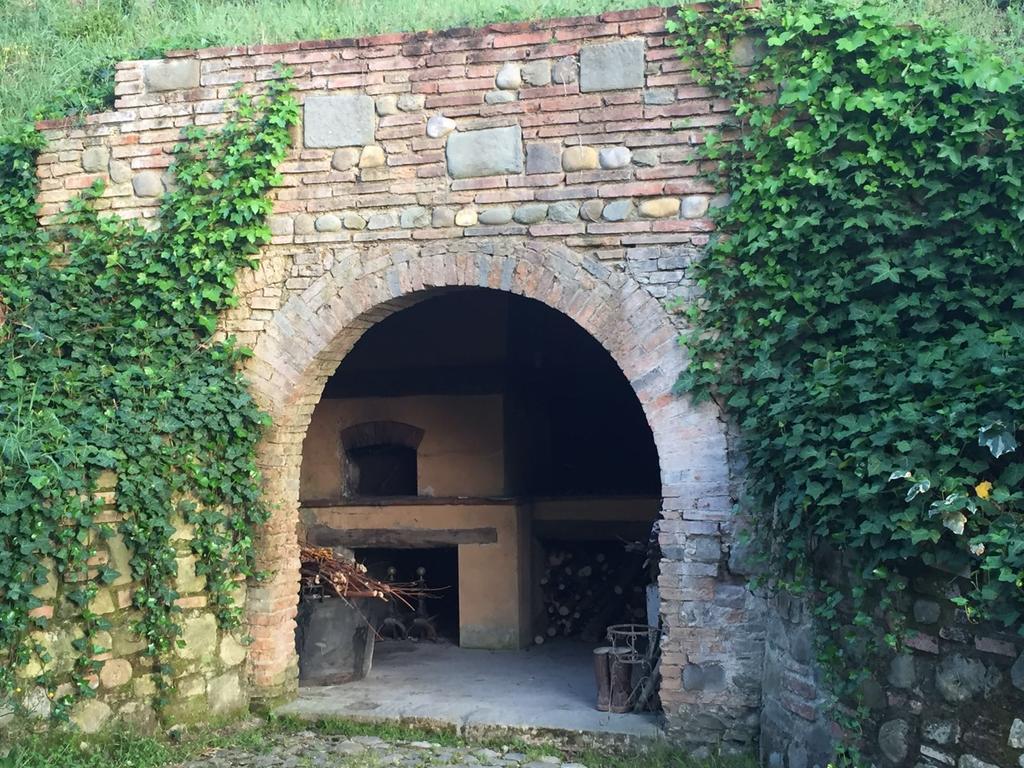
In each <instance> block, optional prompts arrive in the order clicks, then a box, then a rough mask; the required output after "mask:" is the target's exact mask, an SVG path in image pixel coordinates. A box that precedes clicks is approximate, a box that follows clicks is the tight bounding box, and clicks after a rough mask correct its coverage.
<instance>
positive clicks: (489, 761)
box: [180, 731, 587, 768]
mask: <svg viewBox="0 0 1024 768" xmlns="http://www.w3.org/2000/svg"><path fill="white" fill-rule="evenodd" d="M320 766H323V767H324V768H326V767H327V766H331V767H332V768H333V767H334V766H337V767H338V768H342V767H344V768H377V767H378V766H379V767H380V768H386V767H387V766H396V767H397V768H427V767H428V766H429V767H431V768H435V767H440V766H451V768H469V766H480V768H587V766H584V765H583V764H581V763H571V762H563V761H562V760H560V759H559V758H557V757H551V756H543V757H535V756H534V757H531V756H529V755H526V754H524V753H522V752H517V751H515V750H514V749H513V748H511V747H505V748H502V749H487V748H483V747H479V746H446V745H443V744H438V743H435V742H429V741H385V740H384V739H381V738H379V737H377V736H352V737H348V736H330V735H325V734H317V733H312V732H310V731H303V732H301V733H293V734H286V735H281V736H278V737H275V739H274V740H273V741H272V743H271V744H270V746H264V747H261V748H259V749H258V750H257V749H252V748H246V747H234V748H224V749H218V750H216V751H213V752H211V753H209V754H207V755H204V756H202V757H200V758H197V759H195V760H192V761H190V762H187V763H183V764H182V765H181V766H180V768H318V767H320Z"/></svg>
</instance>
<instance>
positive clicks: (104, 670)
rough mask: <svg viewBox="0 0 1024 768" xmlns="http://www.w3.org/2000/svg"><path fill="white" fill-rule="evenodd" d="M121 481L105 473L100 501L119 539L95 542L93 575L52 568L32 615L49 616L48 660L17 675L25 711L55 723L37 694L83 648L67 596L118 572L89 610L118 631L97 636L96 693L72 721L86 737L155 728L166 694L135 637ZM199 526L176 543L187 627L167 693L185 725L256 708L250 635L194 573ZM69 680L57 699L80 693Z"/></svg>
mask: <svg viewBox="0 0 1024 768" xmlns="http://www.w3.org/2000/svg"><path fill="white" fill-rule="evenodd" d="M116 489H117V478H116V477H115V476H114V475H113V474H111V473H105V474H104V475H102V476H101V477H100V479H99V482H98V488H97V493H96V496H97V498H98V499H99V500H100V502H101V504H102V507H101V508H100V511H99V513H98V514H97V516H96V518H95V524H96V526H97V527H99V526H108V527H109V530H110V531H111V535H109V536H107V537H104V536H101V535H100V533H99V531H97V532H96V533H95V534H94V535H93V541H92V542H91V544H92V546H94V547H95V549H96V554H95V556H93V557H92V558H91V559H90V560H89V563H88V565H89V570H88V571H87V572H84V573H65V574H63V575H59V574H58V573H57V571H56V569H54V568H53V567H52V566H51V567H50V571H49V574H48V577H47V582H46V584H43V585H42V586H40V587H37V588H36V589H35V591H34V594H35V596H36V597H37V598H39V600H41V601H42V602H43V605H41V606H40V607H38V608H36V609H35V610H34V611H33V615H36V616H45V617H47V618H48V619H49V627H48V628H47V629H46V630H45V631H37V632H34V633H32V637H31V640H32V641H34V642H35V643H36V644H37V647H38V648H39V649H40V651H41V653H40V654H39V655H34V656H33V657H32V658H31V659H30V661H29V663H28V664H27V665H26V666H25V667H23V668H21V669H20V670H19V671H18V675H19V677H20V678H21V679H22V680H24V686H25V690H24V695H23V698H22V699H21V704H22V705H23V706H24V707H25V709H26V710H27V711H28V713H29V714H30V715H31V716H33V717H38V718H46V717H48V716H49V715H50V712H51V709H52V700H51V698H50V696H49V695H48V694H47V692H46V690H45V689H44V688H41V687H34V686H35V683H34V682H33V681H34V680H36V679H37V678H38V677H39V676H40V675H42V674H43V673H46V672H52V673H54V674H55V675H56V676H57V678H58V679H59V678H60V677H61V676H65V675H66V674H67V673H68V672H70V671H71V670H72V668H73V665H74V663H75V659H76V657H77V655H78V652H77V650H76V649H75V646H74V643H75V641H76V640H77V639H79V638H81V637H83V633H82V627H81V625H80V623H79V622H78V621H76V619H75V618H74V617H75V615H76V614H75V610H74V609H73V607H72V605H71V603H69V601H68V600H67V594H68V592H70V591H71V590H73V589H74V588H76V587H77V586H78V582H80V581H82V580H85V579H96V577H97V575H98V573H99V570H100V569H101V568H105V567H106V568H112V569H113V570H115V571H117V572H118V574H119V575H118V576H117V577H116V578H115V579H114V580H113V581H112V582H111V583H110V584H109V585H106V586H103V587H100V588H99V590H98V592H97V593H96V597H95V598H94V599H93V601H92V602H91V603H90V604H89V610H90V611H92V612H93V613H95V614H96V615H98V616H100V617H102V618H103V619H104V620H106V621H108V622H109V623H110V629H109V630H100V631H99V632H97V633H96V634H95V635H93V639H92V645H93V648H94V649H95V653H94V654H93V655H92V657H91V658H92V660H93V661H95V662H98V664H99V666H98V671H97V672H96V673H95V674H91V675H89V677H88V678H87V682H88V684H89V686H90V687H91V688H92V689H93V691H94V692H95V696H94V697H93V698H88V699H82V700H80V701H79V702H78V703H77V704H76V705H75V706H74V707H73V708H72V710H71V721H72V722H73V723H74V724H75V725H77V726H78V727H79V728H80V729H81V730H83V731H84V732H86V733H94V732H96V731H98V730H99V729H101V728H103V727H105V726H109V725H111V724H112V723H114V722H115V721H121V722H125V723H129V724H131V725H133V726H136V727H139V728H142V729H147V728H150V727H153V726H155V725H156V723H157V713H156V710H155V709H154V707H153V702H154V699H155V697H156V694H157V689H156V682H155V681H154V676H153V659H152V657H149V656H147V655H146V654H145V653H144V652H143V651H144V649H145V642H144V641H143V640H141V639H140V638H139V637H138V636H137V635H136V634H135V633H134V632H133V631H132V625H133V624H134V622H136V621H137V620H138V614H137V611H136V610H135V609H133V608H132V596H133V595H134V593H135V591H136V590H137V589H138V588H139V586H140V585H139V584H138V583H137V582H136V581H135V580H134V579H133V577H132V572H131V565H130V561H131V556H132V553H131V551H130V549H129V548H128V547H126V546H125V544H124V541H123V539H122V537H121V535H120V534H118V533H115V532H113V531H115V530H116V527H117V524H118V523H120V522H121V520H122V517H121V515H120V513H118V511H117V509H116V499H117V496H116V495H117V490H116ZM191 539H192V531H191V527H190V526H188V525H186V524H184V522H182V521H178V522H177V523H176V525H175V533H174V534H173V535H172V537H171V540H172V542H173V543H174V545H175V548H176V549H177V553H178V555H177V564H178V578H177V580H176V583H175V584H174V588H175V590H176V591H177V592H178V593H179V595H180V597H179V598H178V600H177V604H178V607H179V608H181V611H182V612H181V614H180V615H179V619H178V621H179V624H180V626H181V630H182V638H183V639H184V640H185V641H186V645H185V647H183V648H177V649H175V651H174V653H173V654H172V656H171V658H169V659H167V661H168V662H169V664H170V666H171V668H172V669H173V676H174V685H173V686H172V687H171V689H170V690H169V691H168V692H167V696H168V703H167V705H166V706H167V709H166V714H167V715H168V716H169V717H170V718H171V719H172V720H176V721H180V722H199V721H201V720H205V719H208V718H209V717H210V715H211V713H212V714H213V715H214V716H217V717H226V716H230V715H232V714H237V713H239V712H242V711H244V710H245V709H246V708H247V706H248V703H249V698H248V686H247V685H246V675H245V667H244V666H243V664H244V662H245V658H246V649H245V645H244V635H245V630H244V629H240V630H238V631H236V632H233V633H232V632H227V631H225V630H222V629H220V628H218V626H217V620H216V618H215V617H214V615H213V613H212V612H211V611H210V610H208V608H207V599H208V597H207V594H206V592H205V588H206V579H205V577H204V576H198V575H196V572H195V556H194V555H193V554H192V552H191V549H190V546H189V543H190V540H191ZM234 596H235V599H236V601H237V602H238V603H240V604H242V605H244V604H245V598H246V585H245V584H240V585H239V588H238V590H236V592H235V593H234ZM72 690H73V689H72V687H71V684H70V683H67V684H64V685H61V686H59V687H58V688H57V690H56V691H55V692H54V696H53V698H56V699H59V698H61V697H63V696H65V695H68V694H70V693H72ZM12 712H13V709H11V708H9V707H7V706H6V703H5V702H0V731H2V730H3V727H4V725H5V724H6V723H5V721H11V722H13V721H12V720H11V716H12Z"/></svg>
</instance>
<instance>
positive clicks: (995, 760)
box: [760, 572, 1024, 768]
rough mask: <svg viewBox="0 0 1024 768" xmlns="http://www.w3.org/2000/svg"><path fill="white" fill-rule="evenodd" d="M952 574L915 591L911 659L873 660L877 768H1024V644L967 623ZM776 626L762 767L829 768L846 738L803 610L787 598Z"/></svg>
mask: <svg viewBox="0 0 1024 768" xmlns="http://www.w3.org/2000/svg"><path fill="white" fill-rule="evenodd" d="M956 594H958V592H957V586H956V579H955V577H951V576H950V574H943V573H939V572H930V573H925V574H922V575H920V576H919V577H918V578H915V579H913V580H912V581H911V589H910V591H909V594H908V595H907V596H906V598H907V599H906V600H905V601H904V602H903V604H902V605H901V609H902V610H903V611H904V612H905V614H906V618H907V620H908V622H909V626H910V627H911V633H910V635H909V637H908V640H907V643H906V645H907V647H906V648H905V650H904V652H903V653H900V654H892V655H888V656H886V657H884V658H881V659H868V660H866V661H865V666H866V667H867V668H868V669H870V670H871V671H872V675H871V676H870V677H869V678H868V679H867V680H866V681H865V682H864V683H863V687H862V692H863V696H864V703H865V705H866V707H867V711H868V715H867V717H866V718H865V720H864V722H863V724H862V733H863V737H864V741H863V745H862V749H863V751H864V753H865V754H866V756H867V757H868V758H869V759H870V760H871V761H872V763H873V764H876V765H882V766H914V768H946V767H947V766H956V768H1019V766H1022V765H1024V639H1022V638H1021V637H1020V636H1018V635H1014V634H1011V633H1007V632H1002V631H999V630H998V629H997V628H995V627H992V626H986V625H981V624H974V623H970V622H968V621H967V619H966V617H965V616H964V614H963V612H962V611H960V610H958V609H956V608H955V606H953V604H952V603H950V602H949V598H950V597H952V596H955V595H956ZM772 607H773V611H772V612H771V620H770V622H769V625H768V637H767V643H766V650H765V671H764V701H765V704H764V710H763V712H762V717H761V723H762V728H761V745H760V749H761V759H762V762H763V763H764V764H766V765H768V766H772V768H782V767H783V766H785V767H786V768H808V767H809V766H815V767H819V766H820V767H821V768H824V766H826V765H828V763H829V761H830V760H831V759H832V756H833V744H834V743H835V740H836V737H837V736H838V735H840V734H841V731H840V730H838V728H836V727H835V726H834V725H833V724H832V723H831V722H830V720H829V718H828V706H829V699H828V696H827V691H826V690H825V689H824V685H823V680H822V676H821V671H820V669H819V668H818V665H817V663H816V661H815V656H816V651H815V640H814V631H815V630H814V624H813V622H812V621H811V617H810V616H809V615H808V611H807V607H806V605H805V604H804V602H803V601H802V600H799V599H794V598H791V597H787V596H780V597H778V598H776V599H775V600H774V602H773V606H772Z"/></svg>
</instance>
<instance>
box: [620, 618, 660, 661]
mask: <svg viewBox="0 0 1024 768" xmlns="http://www.w3.org/2000/svg"><path fill="white" fill-rule="evenodd" d="M658 633H659V630H658V628H657V627H652V626H649V625H647V624H612V625H611V626H610V627H608V642H610V643H611V644H612V648H613V649H615V650H616V651H618V652H619V653H618V654H617V655H616V658H617V659H618V660H619V661H620V662H624V663H626V664H640V663H650V661H651V659H652V658H654V654H655V653H656V652H657V648H658Z"/></svg>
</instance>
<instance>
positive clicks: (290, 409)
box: [248, 242, 728, 706]
mask: <svg viewBox="0 0 1024 768" xmlns="http://www.w3.org/2000/svg"><path fill="white" fill-rule="evenodd" d="M374 261H377V260H374ZM459 286H468V287H479V288H489V289H494V290H499V291H506V292H510V293H513V294H517V295H520V296H524V297H526V298H530V299H535V300H538V301H540V302H542V303H544V304H546V305H547V306H549V307H551V308H553V309H555V310H557V311H559V312H561V313H562V314H564V315H565V316H567V317H568V318H570V319H572V320H573V321H575V322H576V323H577V324H578V325H580V326H581V327H582V328H583V329H584V330H586V331H587V332H588V333H590V334H591V336H593V337H594V338H595V339H596V340H597V341H598V342H599V343H600V344H601V345H602V346H603V347H604V348H605V350H607V351H608V353H609V354H610V355H611V357H612V358H613V360H614V361H615V362H616V364H617V365H618V367H619V368H620V369H621V370H622V372H623V374H624V375H625V376H626V378H627V380H628V381H629V383H630V386H631V387H632V389H633V391H634V392H635V393H636V396H637V398H638V400H639V401H640V404H641V406H642V408H643V411H644V414H645V416H646V419H647V422H648V425H649V426H650V428H651V432H652V434H653V437H654V441H655V445H656V447H657V450H658V456H659V464H660V472H661V481H662V496H663V511H662V515H663V518H664V522H663V524H662V525H663V531H662V540H663V548H665V549H666V550H667V549H668V547H666V545H674V544H676V543H677V542H678V531H679V526H678V525H677V524H676V523H678V522H680V521H681V519H682V518H683V517H684V514H683V512H684V511H685V510H687V509H691V508H692V509H697V508H700V507H705V508H706V507H707V506H709V504H712V505H713V503H714V502H709V499H717V498H718V497H720V496H721V494H722V488H723V487H724V485H725V484H726V481H727V476H728V469H727V457H726V441H725V433H724V429H723V427H722V424H721V422H720V421H719V419H718V414H717V412H716V410H715V409H713V408H710V407H699V408H697V407H694V406H693V405H692V404H691V403H690V402H689V401H688V400H686V399H684V398H680V397H677V396H674V395H673V394H672V386H673V384H674V382H675V380H676V378H677V376H678V374H679V372H680V371H681V370H682V368H683V367H684V365H685V360H684V356H683V353H682V350H681V349H680V348H679V346H678V344H677V333H678V331H677V329H676V328H675V326H674V325H673V323H672V318H671V316H670V315H669V313H668V312H667V311H666V310H665V309H664V308H663V307H662V306H661V304H660V303H659V302H658V301H657V300H656V299H654V298H653V297H652V296H651V295H650V294H649V293H648V292H647V291H646V290H645V289H644V288H643V287H641V286H640V285H639V284H638V283H637V282H636V281H635V280H633V279H632V278H631V277H629V276H627V275H626V274H625V273H623V272H621V271H617V270H613V269H610V268H608V267H605V266H604V265H602V264H601V263H600V262H599V261H598V260H597V259H594V258H592V257H589V256H581V255H580V254H579V253H577V252H575V251H574V250H572V249H570V248H568V247H566V246H563V245H560V244H550V243H546V244H543V245H539V244H531V243H529V242H527V243H522V242H519V243H512V244H501V243H495V242H481V243H478V244H475V245H474V246H473V247H472V248H469V247H465V246H462V245H452V246H451V247H450V248H446V249H440V250H439V249H437V248H436V247H434V248H432V249H431V252H430V253H429V254H428V253H426V252H421V253H420V254H419V255H418V256H416V257H414V258H409V257H408V253H404V255H403V257H402V258H400V259H399V258H392V259H388V260H387V263H384V264H381V265H380V266H378V267H377V268H376V269H374V270H372V271H362V269H352V270H332V271H330V272H325V273H324V274H323V275H322V276H321V277H320V278H318V279H317V280H316V281H315V282H314V283H313V284H312V285H310V286H309V287H308V288H306V289H305V290H303V291H301V292H296V293H294V294H292V295H291V296H290V297H289V298H288V299H287V300H286V301H285V303H284V304H283V306H281V308H280V309H278V310H277V311H276V312H275V313H274V315H273V317H272V318H271V319H270V320H269V321H268V322H267V324H266V326H265V330H264V331H263V332H262V333H261V334H260V337H259V339H258V341H257V343H256V345H255V348H254V356H253V358H252V360H251V362H250V366H249V371H248V373H249V376H250V380H251V383H252V391H253V392H254V395H255V396H256V398H257V400H258V401H259V402H260V403H261V405H262V406H263V407H264V408H265V409H266V410H267V411H268V412H269V413H270V414H271V416H272V418H273V422H274V425H273V427H272V428H271V429H270V430H269V432H268V434H267V436H266V438H265V440H264V442H263V445H262V452H261V457H260V461H261V468H262V471H263V475H264V485H265V489H266V492H267V497H268V499H269V500H270V502H271V503H272V504H273V505H274V511H273V516H272V519H271V520H270V521H269V522H268V524H267V525H266V526H265V529H264V530H263V531H262V532H261V533H260V543H259V558H258V566H259V567H260V568H261V569H266V570H270V571H272V572H273V574H274V575H273V577H272V578H271V579H270V580H269V581H267V582H265V583H262V584H259V585H254V586H252V587H251V588H250V590H249V601H248V611H249V619H250V629H251V634H252V637H253V645H252V648H251V650H250V669H251V673H252V683H253V687H254V694H255V695H256V696H261V695H262V696H276V695H280V694H282V693H287V692H288V691H289V690H290V689H292V688H293V687H294V686H295V684H296V680H297V675H296V669H297V665H296V661H297V660H296V657H295V651H294V621H293V620H294V616H295V610H296V604H297V596H298V584H297V582H298V555H297V534H296V525H297V520H298V505H299V470H300V466H301V461H302V443H303V439H304V437H305V433H306V428H307V427H308V425H309V423H310V420H311V417H312V413H313V409H314V407H315V406H316V403H317V402H318V401H319V399H320V395H321V392H322V391H323V387H324V384H325V383H326V381H327V379H328V377H329V376H330V375H331V374H332V373H333V372H334V370H335V369H336V368H337V366H338V365H339V364H340V362H341V360H342V359H343V358H344V356H345V355H346V354H347V353H348V352H349V351H350V350H351V349H352V347H353V346H354V345H355V343H356V342H357V341H358V340H359V338H360V337H361V336H362V335H363V333H364V332H365V331H366V330H367V329H369V328H370V327H371V326H372V325H374V324H375V323H377V322H379V321H381V320H382V319H384V318H385V317H387V316H389V315H391V314H393V313H395V312H398V311H400V310H402V309H404V308H406V307H408V306H411V305H412V304H415V303H417V302H419V301H421V300H423V299H424V298H427V297H428V296H433V295H436V293H437V292H438V291H442V290H444V289H446V288H452V287H459ZM674 549H675V550H679V551H680V554H677V555H676V556H675V558H676V559H675V561H673V562H684V561H685V560H686V555H685V554H682V553H681V552H682V549H683V548H682V547H678V546H675V547H674ZM673 562H669V561H666V563H665V564H664V565H663V568H662V571H663V576H662V592H663V595H664V598H665V599H663V604H662V612H663V614H665V615H666V617H667V618H668V621H667V625H668V628H669V638H668V640H669V644H668V645H667V646H666V647H667V648H671V647H672V635H673V633H676V635H677V641H676V642H677V643H682V642H683V638H684V636H685V634H686V630H685V628H684V627H682V626H681V625H680V624H679V622H681V621H683V619H681V618H679V617H680V616H682V615H684V614H685V611H684V610H682V606H681V604H680V600H681V598H679V597H677V596H676V595H680V594H683V593H685V591H686V589H687V587H688V586H691V587H692V588H693V589H696V588H697V585H696V584H694V585H688V584H687V583H686V582H687V581H688V580H690V579H691V577H690V576H688V575H686V574H687V573H689V571H687V570H686V569H685V568H677V567H675V565H674V564H673ZM705 570H706V568H705ZM666 571H667V573H666ZM699 572H700V571H699V570H698V571H694V573H699ZM680 580H681V581H680ZM696 581H700V578H697V579H696ZM680 633H681V634H680ZM705 638H706V635H705ZM705 641H706V640H705ZM675 663H682V662H675ZM668 671H669V673H672V670H671V668H669V670H668ZM676 672H678V670H676ZM668 687H669V688H670V689H671V688H672V686H668ZM676 687H678V685H677V684H676ZM673 695H674V694H673V691H672V690H664V689H663V700H665V698H666V697H667V698H668V699H669V701H668V704H669V705H672V706H675V702H674V701H672V697H673Z"/></svg>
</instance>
